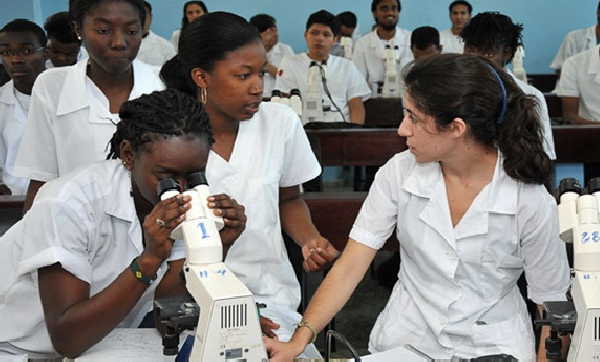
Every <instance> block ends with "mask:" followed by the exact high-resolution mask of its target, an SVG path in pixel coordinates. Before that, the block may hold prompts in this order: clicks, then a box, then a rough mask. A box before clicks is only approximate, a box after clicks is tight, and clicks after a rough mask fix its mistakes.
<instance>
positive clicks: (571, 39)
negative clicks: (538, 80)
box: [550, 1, 600, 73]
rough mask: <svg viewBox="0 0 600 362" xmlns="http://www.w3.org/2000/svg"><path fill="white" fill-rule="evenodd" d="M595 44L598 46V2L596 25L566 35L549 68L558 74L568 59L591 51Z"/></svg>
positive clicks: (599, 38) (599, 6)
mask: <svg viewBox="0 0 600 362" xmlns="http://www.w3.org/2000/svg"><path fill="white" fill-rule="evenodd" d="M597 44H600V1H598V7H597V8H596V25H592V26H590V27H588V28H585V29H579V30H574V31H572V32H570V33H568V34H567V36H565V39H564V40H563V42H562V44H561V45H560V48H559V49H558V52H557V53H556V56H555V57H554V60H552V63H551V64H550V68H553V69H556V72H557V73H559V72H560V69H561V68H562V66H563V63H564V62H565V61H566V60H567V59H569V57H572V56H573V55H575V54H579V53H581V52H583V51H586V50H588V49H591V48H593V47H595V46H596V45H597Z"/></svg>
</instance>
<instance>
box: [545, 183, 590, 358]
mask: <svg viewBox="0 0 600 362" xmlns="http://www.w3.org/2000/svg"><path fill="white" fill-rule="evenodd" d="M588 189H589V193H590V194H588V195H583V193H584V192H583V191H584V190H583V188H582V187H581V186H580V185H579V182H578V181H577V180H575V179H572V178H570V179H563V180H562V181H561V183H560V186H559V194H560V202H559V205H558V218H559V228H560V237H561V239H562V240H563V241H565V242H566V243H572V246H573V266H574V271H575V276H574V278H573V281H572V285H571V296H572V299H573V304H574V307H575V312H572V311H571V312H567V313H565V312H564V311H565V310H567V309H568V308H562V310H563V311H561V312H560V313H553V312H552V309H554V308H553V307H549V306H548V305H547V304H552V303H544V307H545V309H546V311H547V312H548V314H550V315H553V316H554V317H550V319H551V320H553V322H554V323H551V324H550V325H551V326H552V327H553V329H558V330H562V331H566V332H574V333H573V335H572V338H571V347H570V349H569V354H568V359H567V360H568V361H569V362H588V361H600V216H599V213H598V209H599V205H600V178H595V179H592V180H590V182H589V183H588ZM558 303H562V304H563V305H568V304H570V302H554V304H558ZM559 307H560V305H558V306H557V308H556V310H558V309H560V308H559ZM571 308H572V307H571ZM556 316H558V317H556ZM573 323H574V331H573V327H572V326H573ZM568 325H570V328H567V327H561V326H568Z"/></svg>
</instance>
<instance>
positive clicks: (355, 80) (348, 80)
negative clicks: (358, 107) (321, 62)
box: [275, 53, 371, 123]
mask: <svg viewBox="0 0 600 362" xmlns="http://www.w3.org/2000/svg"><path fill="white" fill-rule="evenodd" d="M311 62H312V59H310V58H309V57H308V55H307V54H306V53H301V54H296V55H292V56H287V57H285V58H283V60H282V61H281V65H280V67H279V69H280V70H279V76H278V77H277V83H276V84H275V88H276V89H279V90H280V91H282V92H284V93H290V91H291V90H292V89H294V88H297V89H300V93H301V94H306V93H307V92H308V68H309V66H310V63H311ZM326 64H327V65H325V66H324V69H325V79H327V88H328V89H329V92H330V93H331V98H332V99H333V101H334V102H335V104H336V105H337V106H338V107H339V109H340V110H341V111H342V112H343V113H344V117H345V119H346V122H348V123H350V108H349V107H348V101H350V100H351V99H354V98H361V99H363V100H364V99H366V98H368V97H369V95H370V94H371V90H370V89H369V86H368V84H367V83H366V82H365V79H364V77H363V76H362V74H361V73H360V72H359V71H358V69H356V66H355V65H354V63H352V61H350V60H348V59H346V58H342V57H336V56H335V55H330V56H329V58H327V62H326ZM321 87H322V88H321V94H322V97H323V105H324V106H330V109H331V111H329V112H325V117H324V119H325V121H326V122H344V118H342V115H341V114H340V113H339V112H336V111H335V107H334V106H333V105H332V104H331V100H330V99H329V97H328V96H327V95H326V93H325V89H324V87H323V84H321Z"/></svg>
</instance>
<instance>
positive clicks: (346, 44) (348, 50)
mask: <svg viewBox="0 0 600 362" xmlns="http://www.w3.org/2000/svg"><path fill="white" fill-rule="evenodd" d="M353 43H354V42H353V41H352V38H351V37H349V36H342V37H341V38H340V46H341V47H342V49H344V58H346V59H352V45H353Z"/></svg>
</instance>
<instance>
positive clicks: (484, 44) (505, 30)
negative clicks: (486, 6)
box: [460, 12, 523, 59]
mask: <svg viewBox="0 0 600 362" xmlns="http://www.w3.org/2000/svg"><path fill="white" fill-rule="evenodd" d="M522 33H523V25H522V24H518V23H513V21H512V19H511V18H510V17H509V16H506V15H504V14H500V13H498V12H485V13H479V14H477V15H475V16H474V17H473V18H472V19H471V20H470V21H469V23H468V24H467V25H466V26H465V27H464V28H463V30H462V31H461V33H460V36H461V38H463V40H464V42H465V47H473V48H476V49H478V50H479V51H480V52H482V53H496V52H498V51H501V52H510V58H509V59H512V58H513V56H514V55H515V52H516V51H517V48H518V47H519V45H523V35H522Z"/></svg>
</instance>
